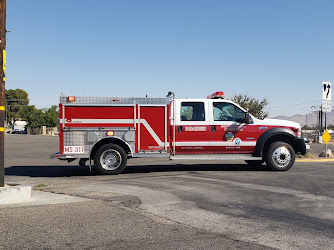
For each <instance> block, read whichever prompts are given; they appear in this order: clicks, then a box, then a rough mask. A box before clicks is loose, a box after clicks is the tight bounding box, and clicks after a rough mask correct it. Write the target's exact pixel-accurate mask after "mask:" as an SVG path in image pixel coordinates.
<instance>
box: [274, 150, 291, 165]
mask: <svg viewBox="0 0 334 250" xmlns="http://www.w3.org/2000/svg"><path fill="white" fill-rule="evenodd" d="M272 158H273V161H274V163H275V164H276V165H277V166H278V167H286V166H287V165H288V164H289V163H290V161H291V154H290V151H289V150H288V148H286V147H279V148H277V149H275V151H274V152H273V155H272Z"/></svg>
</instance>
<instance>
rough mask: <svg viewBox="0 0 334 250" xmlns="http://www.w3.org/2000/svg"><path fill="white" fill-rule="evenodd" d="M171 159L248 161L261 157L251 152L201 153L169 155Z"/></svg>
mask: <svg viewBox="0 0 334 250" xmlns="http://www.w3.org/2000/svg"><path fill="white" fill-rule="evenodd" d="M170 159H171V160H177V161H189V160H191V161H199V160H205V161H221V160H226V161H227V160H229V161H233V160H236V161H238V160H249V161H261V160H262V157H253V156H252V155H251V154H202V155H171V156H170Z"/></svg>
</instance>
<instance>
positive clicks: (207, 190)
mask: <svg viewBox="0 0 334 250" xmlns="http://www.w3.org/2000/svg"><path fill="white" fill-rule="evenodd" d="M9 136H10V137H6V142H5V147H6V150H7V149H11V150H12V149H13V148H16V149H17V150H19V151H21V152H22V155H23V156H24V157H22V158H21V159H20V162H17V161H15V158H13V157H16V154H15V153H14V152H10V151H9V150H7V152H6V157H8V159H6V163H7V165H6V181H11V182H21V183H31V184H32V185H38V186H39V187H35V189H40V190H44V192H53V193H58V194H66V195H70V196H73V197H79V198H83V199H88V200H85V201H82V202H76V203H66V204H53V205H40V206H34V207H32V206H28V207H11V208H10V207H7V208H0V216H1V217H0V219H1V220H2V222H3V223H2V224H1V225H0V232H1V233H0V240H1V241H2V242H4V246H16V247H14V248H22V246H25V248H36V246H39V248H41V246H42V248H64V247H70V248H78V247H85V248H86V247H87V248H101V249H104V248H115V249H116V248H117V249H123V248H130V249H132V248H139V249H153V248H154V249H156V248H159V249H160V248H161V249H170V248H179V249H189V248H191V249H203V248H204V247H205V248H210V249H222V248H228V249H230V248H231V249H236V248H238V249H239V248H241V249H246V248H247V249H264V248H265V249H269V248H276V249H331V248H332V246H333V244H334V234H333V231H334V209H333V208H334V184H333V181H332V176H333V174H334V166H333V163H332V162H323V163H296V164H295V165H294V166H293V167H292V169H290V170H289V171H287V172H283V173H277V172H272V171H269V170H268V168H266V166H262V167H249V166H248V165H246V164H244V163H242V162H240V163H237V164H230V163H224V164H221V163H219V162H216V163H214V164H191V163H189V164H185V165H182V164H179V165H177V164H175V163H174V162H170V161H169V160H166V159H151V160H150V159H131V160H130V161H129V165H130V166H129V167H128V168H127V169H126V171H125V173H124V174H120V175H118V176H103V175H99V174H98V173H97V171H96V170H95V169H93V171H92V172H89V169H88V168H87V167H77V166H75V165H76V164H77V163H75V162H73V163H70V164H67V163H64V162H60V161H56V160H50V159H46V158H43V157H40V156H39V155H40V153H45V152H47V151H51V152H53V151H54V150H56V148H57V138H46V137H30V136H25V137H21V138H20V140H21V143H19V144H16V142H17V140H19V137H17V136H21V135H9ZM12 136H13V137H12ZM14 136H15V137H14ZM27 145H29V147H28V148H25V147H26V146H27ZM52 161H54V162H52ZM57 164H58V165H57ZM28 229H30V231H29V230H28ZM6 230H7V231H6ZM16 238H17V239H16ZM35 238H38V239H37V240H36V241H35ZM32 239H34V240H32ZM35 242H36V243H35ZM11 244H13V245H11ZM24 244H25V245H24ZM37 244H39V245H37ZM0 248H1V247H0ZM7 248H8V247H7Z"/></svg>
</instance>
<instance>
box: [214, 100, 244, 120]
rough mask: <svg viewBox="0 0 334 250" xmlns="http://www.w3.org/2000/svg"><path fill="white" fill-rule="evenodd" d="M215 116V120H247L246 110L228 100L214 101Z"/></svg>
mask: <svg viewBox="0 0 334 250" xmlns="http://www.w3.org/2000/svg"><path fill="white" fill-rule="evenodd" d="M213 117H214V120H215V121H235V122H240V123H244V122H245V112H244V111H242V110H241V109H240V108H239V107H237V106H235V105H234V104H232V103H228V102H214V103H213Z"/></svg>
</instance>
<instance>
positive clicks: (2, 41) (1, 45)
mask: <svg viewBox="0 0 334 250" xmlns="http://www.w3.org/2000/svg"><path fill="white" fill-rule="evenodd" d="M5 49H6V0H0V61H1V64H2V65H0V187H4V186H5V159H4V158H5V153H4V147H5V80H6V78H5V70H6V51H5Z"/></svg>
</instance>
